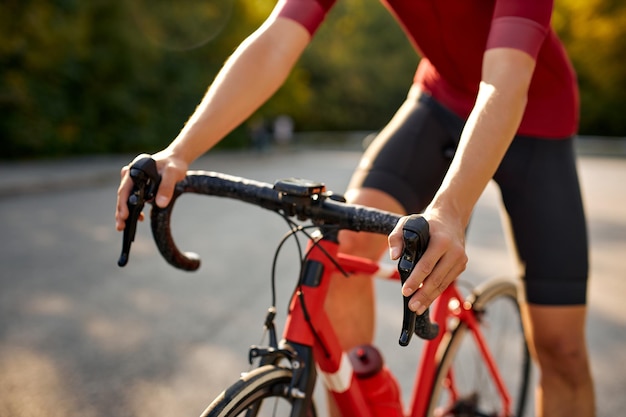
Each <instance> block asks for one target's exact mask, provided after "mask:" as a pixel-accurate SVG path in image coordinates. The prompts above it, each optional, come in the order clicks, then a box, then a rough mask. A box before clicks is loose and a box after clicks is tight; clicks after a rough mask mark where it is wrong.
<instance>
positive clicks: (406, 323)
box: [398, 215, 439, 346]
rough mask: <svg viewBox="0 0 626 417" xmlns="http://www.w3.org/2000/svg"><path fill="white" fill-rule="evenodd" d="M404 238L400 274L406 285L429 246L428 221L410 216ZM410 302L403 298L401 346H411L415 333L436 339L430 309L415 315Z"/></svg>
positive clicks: (435, 330) (405, 225)
mask: <svg viewBox="0 0 626 417" xmlns="http://www.w3.org/2000/svg"><path fill="white" fill-rule="evenodd" d="M402 238H403V243H404V246H403V252H402V256H401V257H400V260H399V261H398V272H399V273H400V280H401V281H402V285H404V283H405V282H406V280H407V279H408V278H409V276H410V275H411V272H412V271H413V269H414V268H415V265H416V264H417V262H418V261H419V260H420V258H421V257H422V255H423V254H424V252H425V251H426V247H427V246H428V239H429V229H428V222H427V221H426V219H424V218H423V217H422V216H419V215H412V216H410V217H409V218H408V219H407V221H406V222H405V223H404V226H403V227H402ZM409 300H410V297H404V296H403V301H404V313H403V319H402V331H401V333H400V339H399V340H398V343H400V345H401V346H407V345H408V344H409V342H410V341H411V337H412V336H413V333H415V334H417V335H418V336H419V337H421V338H422V339H427V340H431V339H434V338H435V337H437V334H438V333H439V326H438V325H437V324H436V323H432V322H431V321H430V316H429V309H426V311H424V313H422V314H419V315H418V314H415V313H414V312H413V311H411V310H410V309H409Z"/></svg>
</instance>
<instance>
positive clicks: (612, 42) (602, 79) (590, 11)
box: [553, 0, 626, 136]
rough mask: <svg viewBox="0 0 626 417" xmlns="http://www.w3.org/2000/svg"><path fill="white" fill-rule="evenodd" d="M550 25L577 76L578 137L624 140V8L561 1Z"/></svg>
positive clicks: (619, 2) (601, 0)
mask: <svg viewBox="0 0 626 417" xmlns="http://www.w3.org/2000/svg"><path fill="white" fill-rule="evenodd" d="M553 26H554V28H555V29H556V31H557V32H558V33H559V35H560V36H561V38H562V39H563V42H564V43H565V45H566V47H567V50H568V52H569V54H570V57H571V59H572V62H573V63H574V67H575V68H576V71H577V73H578V82H579V85H580V92H581V109H582V110H581V129H580V130H581V132H582V133H586V134H594V135H613V136H626V117H625V114H624V107H625V106H626V59H624V57H625V56H626V3H625V2H624V1H623V0H560V1H557V2H556V9H555V16H554V19H553Z"/></svg>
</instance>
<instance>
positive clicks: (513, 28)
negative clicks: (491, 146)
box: [275, 0, 579, 138]
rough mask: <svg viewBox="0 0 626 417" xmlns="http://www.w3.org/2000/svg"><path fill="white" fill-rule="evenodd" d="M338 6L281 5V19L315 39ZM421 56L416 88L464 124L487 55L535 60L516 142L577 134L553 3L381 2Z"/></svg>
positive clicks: (570, 78) (289, 1)
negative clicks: (495, 51) (498, 51)
mask: <svg viewBox="0 0 626 417" xmlns="http://www.w3.org/2000/svg"><path fill="white" fill-rule="evenodd" d="M335 1H336V0H280V1H279V2H278V4H277V5H276V10H275V11H276V13H277V15H278V16H282V17H286V18H289V19H292V20H295V21H297V22H299V23H301V24H302V25H303V26H304V27H305V28H306V29H307V30H308V31H309V33H311V35H313V34H314V33H315V31H316V30H317V28H318V26H319V25H320V24H321V22H322V21H323V20H324V18H325V16H326V14H327V13H328V11H329V10H330V8H331V7H332V6H333V5H334V4H335ZM381 1H382V2H383V4H384V5H385V6H386V7H387V8H388V9H389V10H390V12H391V13H392V14H393V15H394V16H395V17H396V19H397V20H398V22H399V23H400V25H401V26H402V27H403V29H404V31H405V33H406V34H407V36H408V38H409V39H410V41H411V42H412V44H413V45H414V47H415V48H416V49H417V51H418V52H419V53H420V55H421V56H422V59H421V61H420V64H419V66H418V68H417V72H416V74H415V80H414V81H415V83H416V84H418V85H419V86H420V87H421V88H422V89H423V90H424V91H426V92H428V93H430V94H431V95H432V96H433V97H435V98H436V99H437V100H438V101H440V102H441V103H443V104H444V105H446V106H447V107H448V108H450V109H451V110H452V111H454V112H455V113H457V114H458V115H459V116H461V117H463V118H466V117H467V116H468V115H469V113H470V111H471V109H472V107H473V105H474V102H475V100H476V95H477V94H478V86H479V83H480V79H481V68H482V59H483V54H484V52H485V51H486V50H487V49H491V48H498V47H508V48H515V49H519V50H522V51H524V52H526V53H528V54H529V55H531V56H532V57H533V58H535V60H536V67H535V73H534V74H533V79H532V82H531V85H530V89H529V92H528V104H527V106H526V111H525V113H524V117H523V119H522V122H521V124H520V127H519V130H518V134H520V135H528V136H539V137H544V138H565V137H569V136H572V135H573V134H574V133H576V130H577V127H578V105H579V104H578V88H577V84H576V76H575V73H574V70H573V68H572V65H571V63H570V61H569V59H568V58H567V55H566V53H565V50H564V48H563V45H562V44H561V42H560V41H559V39H558V38H557V36H556V34H555V33H554V31H553V30H552V28H551V27H550V18H551V15H552V7H553V1H552V0H544V1H529V0H481V1H470V0H467V1H462V2H459V1H454V0H419V1H418V0H381Z"/></svg>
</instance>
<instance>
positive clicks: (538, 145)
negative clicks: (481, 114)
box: [351, 93, 589, 305]
mask: <svg viewBox="0 0 626 417" xmlns="http://www.w3.org/2000/svg"><path fill="white" fill-rule="evenodd" d="M463 124H464V121H463V120H462V119H460V118H459V117H458V116H456V115H455V114H454V113H452V112H450V111H449V110H448V109H446V108H445V107H443V106H442V105H441V104H440V103H438V102H437V101H435V100H434V99H433V98H432V97H430V96H428V95H426V94H423V93H422V94H420V95H419V96H413V95H411V94H410V95H409V98H408V99H407V101H406V102H405V103H404V104H403V106H402V107H401V108H400V109H399V110H398V112H397V113H396V115H395V116H394V118H393V119H392V120H391V122H390V123H389V125H387V127H385V129H384V130H383V131H381V132H380V134H379V135H378V136H377V137H376V139H375V140H374V141H373V142H372V144H371V145H370V146H369V147H368V149H367V150H366V152H365V154H364V156H363V158H362V160H361V163H360V164H359V167H358V168H357V171H356V172H355V174H354V176H353V179H352V183H351V187H366V188H375V189H378V190H381V191H384V192H386V193H388V194H390V195H391V196H392V197H394V198H395V199H396V200H398V201H399V202H400V203H401V204H402V205H403V206H404V208H405V209H406V211H407V213H420V212H422V211H423V210H424V209H425V208H426V206H427V205H428V204H429V203H430V201H431V200H432V198H433V196H434V194H435V192H436V191H437V189H438V188H439V186H440V184H441V182H442V180H443V177H444V175H445V173H446V171H447V169H448V166H449V165H450V161H451V160H452V157H453V155H454V150H455V149H456V146H457V144H458V141H459V137H460V133H461V130H462V129H463ZM494 180H495V182H496V183H497V184H498V186H499V188H500V191H501V194H502V201H503V203H504V207H505V209H506V212H507V213H508V216H509V219H510V222H509V223H510V225H511V232H512V236H513V240H514V242H515V244H516V249H517V254H518V257H519V259H520V261H521V264H522V265H523V267H524V284H525V289H526V299H527V301H528V302H529V303H532V304H542V305H580V304H585V303H586V294H587V277H588V269H589V265H588V243H587V229H586V221H585V214H584V209H583V203H582V198H581V193H580V187H579V183H578V174H577V171H576V162H575V154H574V146H573V138H569V139H562V140H553V139H552V140H551V139H541V138H531V137H524V136H517V137H515V139H514V140H513V142H512V144H511V146H510V147H509V149H508V151H507V153H506V155H505V156H504V158H503V160H502V162H501V164H500V166H499V168H498V170H497V172H496V174H495V176H494Z"/></svg>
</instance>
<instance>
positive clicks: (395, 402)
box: [348, 345, 403, 417]
mask: <svg viewBox="0 0 626 417" xmlns="http://www.w3.org/2000/svg"><path fill="white" fill-rule="evenodd" d="M348 356H349V358H350V362H351V363H352V368H353V369H354V373H355V375H356V378H357V380H358V381H359V386H360V387H361V390H362V391H363V394H364V396H365V398H366V399H367V402H368V404H369V405H370V407H371V409H372V410H373V411H374V415H376V417H402V416H403V414H402V402H401V399H400V397H401V396H400V386H399V385H398V381H397V380H396V378H395V377H394V376H393V375H392V373H391V371H389V369H388V368H387V367H386V366H385V363H384V361H383V357H382V355H381V354H380V352H379V351H378V349H376V348H375V347H374V346H372V345H361V346H357V347H355V348H354V349H352V350H351V351H350V352H349V354H348Z"/></svg>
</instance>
